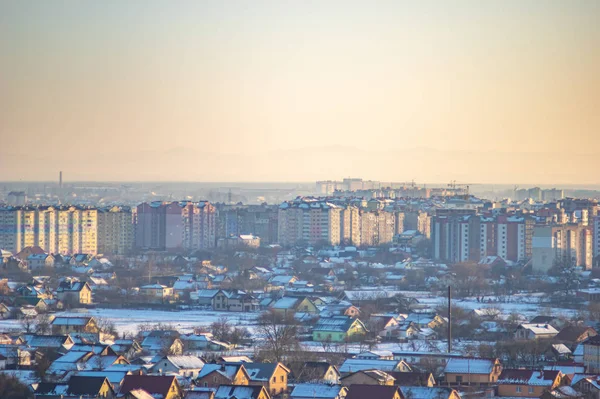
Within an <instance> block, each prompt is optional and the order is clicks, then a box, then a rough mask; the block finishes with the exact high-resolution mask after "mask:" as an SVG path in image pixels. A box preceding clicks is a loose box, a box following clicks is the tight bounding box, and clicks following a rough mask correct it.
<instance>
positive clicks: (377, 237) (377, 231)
mask: <svg viewBox="0 0 600 399" xmlns="http://www.w3.org/2000/svg"><path fill="white" fill-rule="evenodd" d="M360 226H361V229H360V242H361V245H384V244H389V243H391V242H392V241H393V240H394V234H395V232H396V217H395V215H394V214H393V213H392V212H385V211H374V212H366V211H362V212H361V213H360Z"/></svg>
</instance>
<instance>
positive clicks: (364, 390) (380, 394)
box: [346, 384, 405, 399]
mask: <svg viewBox="0 0 600 399" xmlns="http://www.w3.org/2000/svg"><path fill="white" fill-rule="evenodd" d="M375 398H377V399H405V397H404V395H403V394H402V392H401V391H400V388H398V387H397V386H394V385H358V384H356V385H352V386H351V387H350V389H349V391H348V395H346V399H375Z"/></svg>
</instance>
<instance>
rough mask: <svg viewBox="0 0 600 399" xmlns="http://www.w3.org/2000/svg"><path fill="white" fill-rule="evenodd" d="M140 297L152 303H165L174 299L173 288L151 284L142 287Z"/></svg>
mask: <svg viewBox="0 0 600 399" xmlns="http://www.w3.org/2000/svg"><path fill="white" fill-rule="evenodd" d="M140 296H142V297H144V298H146V299H147V300H148V301H150V302H155V303H163V302H165V301H168V300H170V299H171V297H173V288H170V287H167V286H166V285H162V284H149V285H143V286H141V287H140Z"/></svg>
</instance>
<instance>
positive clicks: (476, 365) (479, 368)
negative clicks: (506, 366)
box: [444, 357, 502, 385]
mask: <svg viewBox="0 0 600 399" xmlns="http://www.w3.org/2000/svg"><path fill="white" fill-rule="evenodd" d="M501 372H502V365H501V364H500V361H499V360H498V359H480V358H470V357H460V358H450V359H448V363H446V367H445V368H444V375H445V378H446V382H447V383H448V384H451V385H461V384H468V385H488V384H492V383H494V382H496V381H497V380H498V377H499V376H500V373H501Z"/></svg>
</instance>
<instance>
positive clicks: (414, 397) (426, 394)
mask: <svg viewBox="0 0 600 399" xmlns="http://www.w3.org/2000/svg"><path fill="white" fill-rule="evenodd" d="M400 391H401V392H402V393H403V394H404V396H405V397H407V398H410V399H445V398H448V397H449V396H450V394H452V391H454V390H453V389H452V388H446V387H416V386H401V387H400Z"/></svg>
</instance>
